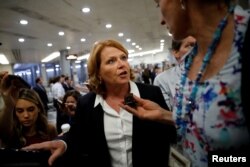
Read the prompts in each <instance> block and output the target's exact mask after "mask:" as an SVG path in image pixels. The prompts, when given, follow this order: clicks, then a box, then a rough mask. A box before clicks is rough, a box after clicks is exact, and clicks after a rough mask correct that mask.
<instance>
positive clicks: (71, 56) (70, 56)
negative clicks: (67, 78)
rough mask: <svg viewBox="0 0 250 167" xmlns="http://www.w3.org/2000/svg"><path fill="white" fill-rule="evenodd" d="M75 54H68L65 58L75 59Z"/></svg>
mask: <svg viewBox="0 0 250 167" xmlns="http://www.w3.org/2000/svg"><path fill="white" fill-rule="evenodd" d="M77 57H78V56H77V54H69V55H66V59H67V60H76V59H77Z"/></svg>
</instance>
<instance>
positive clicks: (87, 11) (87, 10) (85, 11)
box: [82, 7, 90, 13]
mask: <svg viewBox="0 0 250 167" xmlns="http://www.w3.org/2000/svg"><path fill="white" fill-rule="evenodd" d="M82 12H83V13H89V12H90V8H86V7H85V8H82Z"/></svg>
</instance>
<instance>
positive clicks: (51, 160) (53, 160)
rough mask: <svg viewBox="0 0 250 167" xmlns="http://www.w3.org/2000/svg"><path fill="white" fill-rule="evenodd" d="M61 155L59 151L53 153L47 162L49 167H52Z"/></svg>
mask: <svg viewBox="0 0 250 167" xmlns="http://www.w3.org/2000/svg"><path fill="white" fill-rule="evenodd" d="M61 154H62V153H61V151H60V150H56V151H54V152H53V153H52V154H51V156H50V157H49V160H48V164H49V166H52V165H53V163H54V162H55V160H56V159H57V158H58V157H59V156H61Z"/></svg>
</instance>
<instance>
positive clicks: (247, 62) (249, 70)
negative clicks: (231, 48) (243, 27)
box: [241, 24, 250, 132]
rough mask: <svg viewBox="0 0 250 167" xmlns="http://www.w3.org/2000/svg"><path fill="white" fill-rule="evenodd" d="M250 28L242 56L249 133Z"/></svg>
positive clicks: (243, 91) (244, 98)
mask: <svg viewBox="0 0 250 167" xmlns="http://www.w3.org/2000/svg"><path fill="white" fill-rule="evenodd" d="M249 43H250V26H249V24H248V28H247V32H246V36H245V40H244V44H243V49H242V52H241V56H242V76H241V98H242V106H243V113H244V115H245V118H246V123H247V127H248V131H249V132H250V118H249V116H250V105H249V103H250V101H249V100H248V99H247V95H248V96H250V47H249V46H250V45H249Z"/></svg>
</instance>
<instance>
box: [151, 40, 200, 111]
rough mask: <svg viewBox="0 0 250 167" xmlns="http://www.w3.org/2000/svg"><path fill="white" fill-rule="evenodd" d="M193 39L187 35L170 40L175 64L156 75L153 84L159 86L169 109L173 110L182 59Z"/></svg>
mask: <svg viewBox="0 0 250 167" xmlns="http://www.w3.org/2000/svg"><path fill="white" fill-rule="evenodd" d="M195 41H196V40H195V39H194V38H193V37H191V36H188V37H187V38H185V39H184V40H181V41H175V40H172V55H173V56H174V58H175V60H176V62H177V63H176V65H175V66H173V67H172V68H169V69H167V70H165V71H164V72H162V73H160V74H159V75H157V76H156V78H155V80H154V85H156V86H159V87H160V88H161V91H162V94H163V96H164V99H165V101H166V103H167V105H168V107H169V109H170V111H172V110H173V105H174V96H175V88H176V84H177V83H178V81H179V80H180V78H181V68H182V69H183V68H184V59H185V56H186V54H187V52H188V51H190V50H191V48H192V47H193V46H194V44H195Z"/></svg>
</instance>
